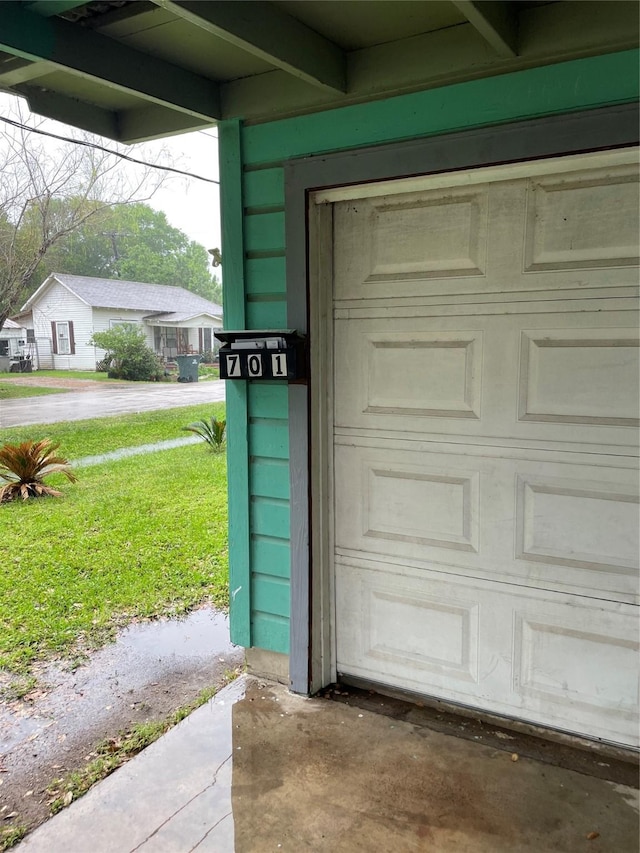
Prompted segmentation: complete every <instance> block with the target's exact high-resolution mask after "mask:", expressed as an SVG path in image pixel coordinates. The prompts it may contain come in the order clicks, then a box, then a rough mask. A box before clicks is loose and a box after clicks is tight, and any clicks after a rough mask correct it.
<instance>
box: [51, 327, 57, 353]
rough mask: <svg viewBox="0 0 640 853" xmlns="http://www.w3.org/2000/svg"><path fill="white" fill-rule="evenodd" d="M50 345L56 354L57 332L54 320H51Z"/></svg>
mask: <svg viewBox="0 0 640 853" xmlns="http://www.w3.org/2000/svg"><path fill="white" fill-rule="evenodd" d="M51 347H52V349H53V354H54V355H57V353H58V332H57V329H56V323H55V320H52V321H51Z"/></svg>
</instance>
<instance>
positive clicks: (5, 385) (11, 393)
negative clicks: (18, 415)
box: [0, 381, 64, 402]
mask: <svg viewBox="0 0 640 853" xmlns="http://www.w3.org/2000/svg"><path fill="white" fill-rule="evenodd" d="M63 391H64V388H38V387H36V386H35V385H33V386H30V385H18V384H17V383H14V382H11V381H8V382H0V402H1V401H2V400H17V399H18V398H19V397H40V396H42V394H62V393H63Z"/></svg>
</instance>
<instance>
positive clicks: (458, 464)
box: [335, 439, 640, 601]
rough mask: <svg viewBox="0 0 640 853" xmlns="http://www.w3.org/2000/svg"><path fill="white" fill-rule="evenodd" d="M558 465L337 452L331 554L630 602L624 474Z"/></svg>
mask: <svg viewBox="0 0 640 853" xmlns="http://www.w3.org/2000/svg"><path fill="white" fill-rule="evenodd" d="M342 441H348V440H346V439H340V442H342ZM563 458H564V461H563V462H562V463H558V461H553V462H541V461H540V460H538V459H533V460H532V459H526V458H524V459H523V458H518V457H517V456H515V457H512V458H504V457H503V456H501V455H499V454H498V453H496V454H495V455H492V456H490V455H488V454H487V453H486V452H484V453H482V455H480V453H477V454H475V455H472V454H465V453H456V452H451V450H444V449H442V450H438V449H437V448H434V447H432V448H431V449H430V450H428V451H425V450H424V448H423V447H422V446H418V447H416V449H415V450H399V449H394V448H393V443H392V442H389V441H378V442H377V443H376V441H375V439H370V440H369V441H368V442H367V445H366V446H360V447H354V446H353V445H351V444H349V443H346V444H343V443H339V444H337V445H336V447H335V462H336V467H337V470H339V471H340V478H341V482H342V483H343V485H342V488H341V489H340V491H339V492H338V493H337V495H336V516H335V544H336V548H337V552H338V554H340V555H349V556H352V557H358V556H361V555H363V554H367V555H369V557H370V558H372V559H383V560H385V561H388V562H389V570H390V571H400V572H401V571H402V566H404V565H406V564H407V562H408V561H413V564H414V565H419V566H422V567H424V568H425V569H426V568H432V567H434V566H437V567H438V570H439V571H442V572H449V573H452V574H461V573H467V574H473V575H475V576H477V577H487V578H494V579H496V580H501V581H508V582H511V583H516V584H519V585H523V586H531V587H537V586H544V587H545V588H549V589H558V590H562V589H564V590H572V591H575V592H579V593H580V594H582V595H593V596H598V595H602V594H603V593H606V595H607V596H609V597H612V598H617V599H618V600H622V601H637V600H638V570H639V568H640V566H639V563H638V556H639V554H640V538H639V530H640V514H639V500H640V498H639V494H638V474H637V471H636V470H635V466H630V467H608V466H606V465H595V464H590V465H585V464H580V463H579V462H577V461H576V458H575V454H564V457H563ZM601 461H603V460H601ZM559 473H562V475H563V476H558V475H559ZM394 566H395V568H394Z"/></svg>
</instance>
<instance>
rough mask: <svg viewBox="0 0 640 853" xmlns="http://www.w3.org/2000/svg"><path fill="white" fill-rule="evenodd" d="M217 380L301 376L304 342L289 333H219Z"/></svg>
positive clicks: (298, 336) (299, 377)
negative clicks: (218, 374)
mask: <svg viewBox="0 0 640 853" xmlns="http://www.w3.org/2000/svg"><path fill="white" fill-rule="evenodd" d="M216 337H219V338H220V340H222V341H223V342H224V345H223V346H222V347H221V348H220V353H219V357H220V378H221V379H253V380H260V379H285V380H290V381H291V380H295V379H301V378H303V376H304V362H305V359H304V341H303V338H302V337H301V336H300V335H298V334H297V332H294V331H292V330H286V331H271V330H270V331H268V332H256V331H251V332H249V331H242V332H220V333H216Z"/></svg>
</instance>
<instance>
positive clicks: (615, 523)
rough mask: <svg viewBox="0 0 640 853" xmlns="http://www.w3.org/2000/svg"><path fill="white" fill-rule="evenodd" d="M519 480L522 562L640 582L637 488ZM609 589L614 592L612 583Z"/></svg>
mask: <svg viewBox="0 0 640 853" xmlns="http://www.w3.org/2000/svg"><path fill="white" fill-rule="evenodd" d="M576 467H577V466H576ZM574 470H575V469H574ZM579 470H580V473H581V474H587V475H588V474H589V473H590V472H589V470H588V469H585V468H584V467H582V468H581V469H579ZM517 480H518V485H517V494H518V499H517V503H518V506H517V511H516V542H517V544H516V556H517V557H520V558H521V559H524V560H536V561H539V562H547V563H550V564H552V565H556V566H561V565H564V566H576V567H578V568H584V569H591V570H594V571H596V572H602V573H603V574H604V575H611V574H613V573H617V574H620V575H628V576H629V577H630V578H632V579H633V580H634V582H635V581H636V580H637V573H638V569H639V568H640V567H639V565H638V555H639V554H640V537H639V531H640V515H639V513H638V502H639V499H638V490H637V485H636V484H634V483H633V482H631V483H629V482H627V483H623V482H617V483H616V482H608V483H607V482H603V481H602V480H600V481H592V480H588V479H586V478H584V477H583V478H581V479H571V478H566V479H564V478H559V477H549V478H546V479H545V478H541V477H539V476H536V477H532V476H530V475H529V476H527V475H524V476H518V478H517ZM607 587H608V588H609V589H611V585H610V582H607Z"/></svg>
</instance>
